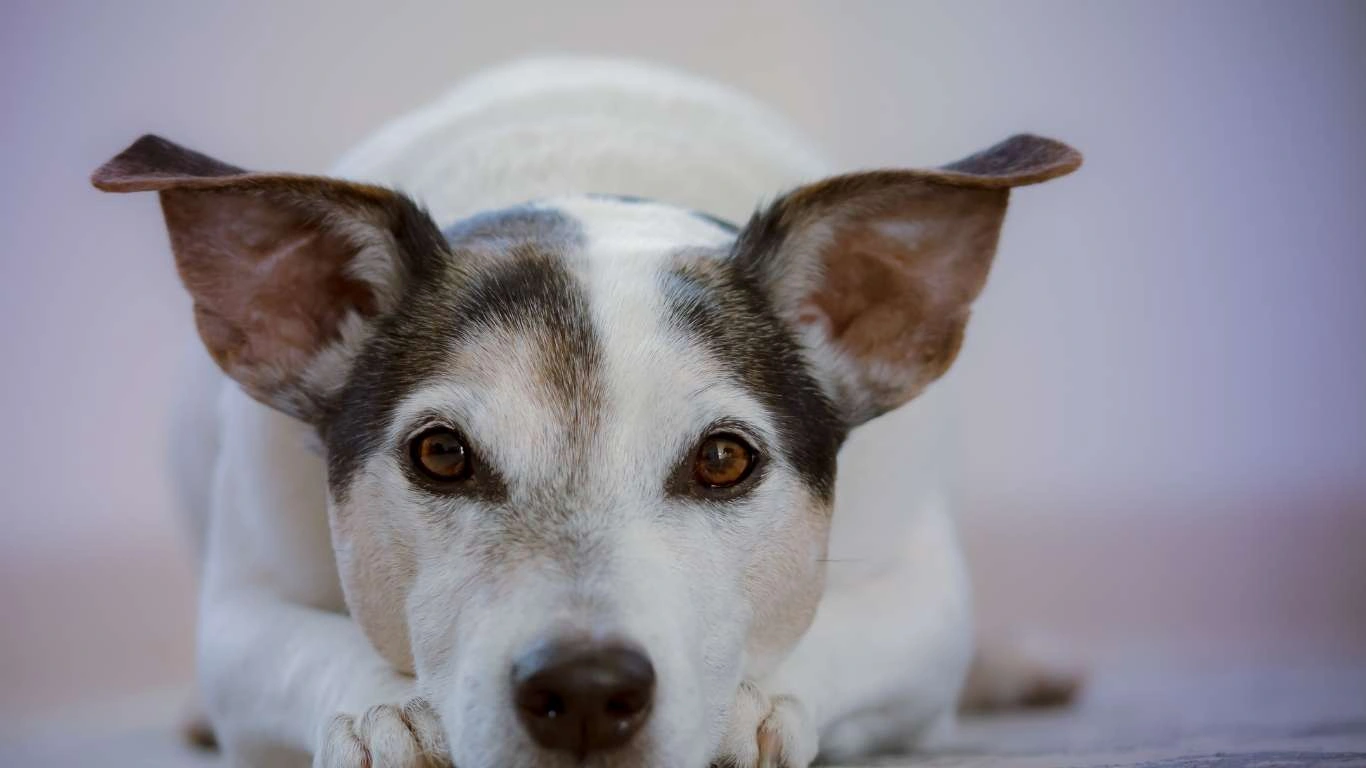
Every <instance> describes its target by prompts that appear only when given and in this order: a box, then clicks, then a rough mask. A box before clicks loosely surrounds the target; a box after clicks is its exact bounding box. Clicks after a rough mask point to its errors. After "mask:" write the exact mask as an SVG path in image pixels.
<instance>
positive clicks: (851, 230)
mask: <svg viewBox="0 0 1366 768" xmlns="http://www.w3.org/2000/svg"><path fill="white" fill-rule="evenodd" d="M897 197H898V199H897V201H896V203H897V204H896V205H895V206H880V207H878V208H877V209H874V210H873V211H868V210H860V209H855V211H854V212H853V214H852V215H846V216H845V217H844V218H843V220H841V221H840V222H838V224H837V225H836V227H835V229H834V232H833V235H832V237H831V239H830V241H829V242H828V243H827V244H826V245H825V247H824V248H823V250H822V267H823V270H824V279H823V280H822V281H820V283H819V284H818V285H817V287H816V290H814V291H813V292H812V293H811V294H810V295H809V296H808V297H807V303H806V304H805V306H803V307H802V308H801V309H800V310H799V313H798V317H799V322H810V321H812V320H815V321H817V322H818V323H819V324H820V325H823V326H825V330H826V333H827V334H828V343H829V344H830V345H831V346H832V347H834V348H835V349H836V350H838V352H839V353H840V354H841V357H842V358H843V359H845V360H846V361H848V362H849V363H852V364H853V370H847V371H845V372H844V375H845V376H846V377H847V379H848V383H849V384H852V385H853V388H854V390H855V391H856V392H857V393H858V394H857V395H854V394H851V396H853V397H856V398H857V399H859V400H861V401H864V402H863V404H862V405H861V406H860V407H863V408H866V409H868V410H870V411H876V412H880V411H882V410H887V409H889V408H892V407H895V406H896V405H899V404H901V403H902V402H905V401H906V400H907V399H910V398H911V397H914V396H915V395H916V394H918V393H919V392H920V391H921V390H922V389H924V387H925V386H926V385H928V384H929V383H930V382H932V381H934V380H935V379H936V378H938V377H939V376H941V375H943V373H944V372H945V371H946V370H947V369H948V367H949V366H950V365H951V364H952V363H953V360H954V359H955V357H956V356H957V354H958V350H959V347H960V346H961V343H962V338H963V331H964V327H965V325H966V322H967V318H968V314H969V307H970V304H971V302H972V300H973V299H974V298H975V297H976V296H977V294H978V293H979V292H980V291H981V289H982V286H983V284H984V283H985V281H986V276H987V272H988V270H989V268H990V265H991V258H992V255H993V253H994V251H995V247H996V236H997V232H998V229H999V226H1000V221H1001V216H1002V215H1003V213H1004V211H1005V200H1006V194H1005V192H1004V191H998V190H990V191H983V190H958V189H944V188H928V187H927V188H923V189H921V190H919V191H918V192H916V193H914V194H909V195H908V194H904V193H903V194H900V195H898V196H897Z"/></svg>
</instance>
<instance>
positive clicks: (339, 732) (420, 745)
mask: <svg viewBox="0 0 1366 768" xmlns="http://www.w3.org/2000/svg"><path fill="white" fill-rule="evenodd" d="M450 766H451V759H450V750H449V749H448V748H447V746H446V733H445V731H444V730H442V728H441V721H440V720H439V719H438V718H437V716H436V712H435V711H433V710H432V708H431V705H429V704H428V703H427V702H426V701H425V700H423V699H410V700H409V701H408V702H407V703H406V704H402V705H398V704H382V705H380V706H376V707H371V708H370V709H368V710H366V711H365V713H364V714H362V715H360V716H354V715H337V716H336V717H334V718H332V722H331V723H329V724H328V726H327V732H326V733H325V734H324V736H323V741H322V745H321V746H320V747H319V749H318V751H317V753H316V754H315V755H314V757H313V768H450Z"/></svg>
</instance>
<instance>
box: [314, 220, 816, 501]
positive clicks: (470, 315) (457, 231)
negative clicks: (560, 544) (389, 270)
mask: <svg viewBox="0 0 1366 768" xmlns="http://www.w3.org/2000/svg"><path fill="white" fill-rule="evenodd" d="M446 234H447V237H448V240H449V242H450V245H451V251H452V253H451V257H450V259H449V262H448V263H447V264H446V268H444V269H442V270H439V271H438V274H437V276H436V277H433V278H430V279H427V280H425V281H423V282H422V283H421V284H417V285H411V286H407V288H406V289H405V295H406V299H407V300H406V301H405V302H403V307H402V309H401V310H400V311H399V312H397V313H396V314H395V316H394V317H393V318H391V319H390V320H389V321H387V322H386V323H385V324H384V327H382V328H381V329H379V331H378V333H377V334H376V338H375V339H374V340H373V341H372V343H371V344H370V345H369V348H368V349H367V350H366V351H365V353H364V354H363V355H362V356H361V360H360V362H359V364H358V365H357V367H356V370H355V373H354V374H353V377H352V378H353V380H352V381H351V382H350V383H349V384H348V387H347V389H346V393H344V396H343V398H342V402H341V405H340V407H339V408H338V410H337V413H336V415H335V417H334V418H333V419H332V421H331V423H330V424H329V425H327V428H326V429H325V437H326V439H327V442H328V448H329V458H330V462H329V464H330V477H331V479H332V482H333V486H334V488H337V487H338V486H341V487H343V488H344V487H345V486H346V484H347V483H348V482H349V477H350V475H351V474H352V473H354V471H355V470H356V469H357V468H359V466H360V465H361V464H362V463H363V461H364V460H365V459H366V458H369V457H370V456H373V455H374V454H376V453H377V452H379V451H380V450H382V449H383V448H384V447H385V446H393V445H395V444H396V441H398V440H401V439H403V438H404V436H405V435H406V434H408V432H409V431H410V430H411V429H412V428H413V427H414V426H415V425H416V422H419V421H420V420H421V419H422V418H429V417H430V416H431V415H433V414H439V415H442V416H444V417H445V418H447V419H449V420H450V421H453V422H456V424H457V426H459V427H461V428H463V429H466V430H467V431H468V432H469V433H470V437H471V439H472V440H474V441H475V442H477V443H478V444H479V448H480V449H482V450H483V451H486V452H488V453H490V454H491V458H493V459H494V460H495V461H496V462H498V463H499V465H500V466H502V467H503V469H504V471H505V472H506V473H508V474H516V475H518V479H520V480H524V481H538V480H544V479H546V478H548V477H549V476H550V475H552V474H554V473H556V472H562V471H563V470H565V469H566V462H571V463H572V462H573V461H575V460H577V458H578V457H583V456H587V455H589V453H590V452H597V453H598V454H601V453H603V452H609V453H617V454H621V453H622V452H625V453H632V452H634V453H636V454H637V455H639V454H640V452H642V451H644V452H653V453H661V452H662V453H666V454H667V453H670V452H675V451H678V450H682V449H684V448H686V445H684V444H683V443H684V442H685V441H689V440H693V439H696V438H697V437H699V436H700V435H699V434H697V433H698V431H699V430H701V429H703V428H705V427H706V425H707V423H709V422H712V421H717V420H721V419H742V420H744V421H746V422H747V423H749V424H751V425H752V426H753V428H754V429H756V430H758V431H760V432H762V433H764V434H763V436H764V437H766V438H770V439H771V440H772V442H773V443H775V444H782V443H786V442H791V441H792V439H793V438H794V436H795V435H794V430H793V421H794V417H795V416H797V414H795V413H794V411H796V410H802V409H804V410H806V411H808V412H809V411H811V410H812V406H813V405H815V406H821V405H822V403H820V402H818V401H819V400H820V398H819V395H818V394H816V393H815V392H814V390H815V389H816V388H815V386H814V383H812V382H810V380H809V377H806V376H805V371H804V370H803V369H802V366H801V365H800V363H799V362H798V361H797V358H796V357H795V355H794V354H793V352H792V350H791V349H789V348H788V347H790V346H791V345H790V344H787V345H784V344H783V343H777V344H775V343H774V342H775V340H776V341H779V342H782V341H784V340H785V339H777V338H776V337H777V336H781V335H782V334H781V332H780V330H779V329H778V328H777V322H776V320H774V319H773V318H772V316H771V313H766V312H765V311H764V307H763V303H762V302H761V301H758V300H757V297H756V295H755V294H754V292H753V291H748V290H746V289H744V288H741V287H739V283H738V281H737V279H736V276H735V275H734V274H732V271H731V270H730V267H729V265H728V261H727V255H728V249H729V247H730V244H731V243H732V242H733V240H734V236H735V235H734V230H733V228H731V227H729V226H728V225H726V224H725V223H724V222H719V221H717V220H713V219H711V218H710V217H706V216H703V215H698V214H696V213H694V212H691V211H688V210H686V209H679V208H675V207H671V206H667V205H662V204H658V203H654V202H650V201H641V200H634V199H621V198H606V197H587V198H574V199H566V200H555V201H548V202H545V203H538V204H536V205H529V206H522V207H518V208H514V209H508V210H504V211H498V212H492V213H487V214H482V215H480V216H476V217H473V218H471V219H468V220H466V221H463V222H460V223H459V224H457V225H455V226H453V227H451V228H449V229H448V230H447V232H446ZM758 358H766V360H765V359H758ZM775 371H781V372H782V373H783V374H784V375H783V376H778V375H776V374H775ZM781 378H786V379H788V380H787V381H783V380H780V379H781ZM794 395H795V396H794ZM813 397H814V399H813ZM818 410H819V408H818ZM818 421H819V419H818ZM822 441H824V442H829V441H830V438H829V436H824V435H817V436H816V442H818V443H819V442H822ZM794 450H795V453H796V455H795V459H796V461H794V462H793V463H796V464H803V466H799V467H798V469H799V470H800V471H802V473H803V475H804V476H807V477H808V479H810V480H812V481H813V484H815V485H820V486H823V485H825V484H827V482H828V480H829V479H830V478H829V477H828V475H829V474H832V473H833V454H832V455H831V456H830V457H829V459H830V460H829V461H826V460H825V458H826V457H825V456H824V452H823V451H818V452H817V453H820V454H821V456H820V457H818V459H817V460H816V461H809V460H808V461H803V459H804V458H809V457H808V456H806V454H809V453H810V451H809V450H808V449H806V448H802V447H797V448H795V449H794ZM641 458H644V457H643V456H642V457H641ZM825 464H829V465H830V466H829V467H828V469H827V468H826V467H825V466H824V465H825Z"/></svg>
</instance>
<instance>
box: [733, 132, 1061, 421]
mask: <svg viewBox="0 0 1366 768" xmlns="http://www.w3.org/2000/svg"><path fill="white" fill-rule="evenodd" d="M1080 164H1081V155H1080V154H1079V153H1077V151H1076V150H1074V149H1072V148H1071V147H1068V146H1067V145H1065V144H1062V143H1060V142H1056V141H1052V140H1050V139H1043V138H1039V137H1036V136H1016V137H1013V138H1011V139H1008V140H1006V141H1004V142H1002V143H1000V144H998V145H996V146H994V147H992V148H990V149H988V150H986V151H984V152H980V153H978V154H976V155H973V156H971V157H968V158H965V159H963V160H960V161H958V162H956V163H953V164H951V165H948V166H944V167H943V168H939V169H933V170H912V171H873V172H868V173H856V174H849V175H846V176H837V177H834V178H831V179H827V180H825V181H822V182H819V183H816V184H812V185H808V186H806V187H802V188H800V189H798V190H796V191H794V192H792V193H790V194H788V195H786V196H784V197H782V198H780V199H779V200H778V201H777V202H776V203H774V204H773V205H772V206H771V207H770V208H769V209H768V210H767V211H764V212H762V213H760V214H758V215H756V217H755V218H754V220H752V221H751V222H750V223H749V225H748V226H747V227H746V229H745V231H744V232H743V233H742V234H741V237H740V239H739V241H738V244H737V254H738V258H739V259H740V261H741V262H742V263H744V264H745V265H747V268H748V269H749V270H751V271H752V272H753V273H754V274H756V275H757V276H758V277H759V279H760V280H761V281H763V282H765V283H766V284H767V286H768V288H769V291H770V292H771V293H772V294H773V295H774V296H775V298H776V301H777V302H778V303H779V311H780V312H781V313H783V314H784V315H785V317H787V319H788V320H789V322H792V323H793V324H794V325H796V326H797V327H799V328H800V327H807V328H810V327H815V328H818V329H821V332H822V334H823V335H824V336H825V337H826V339H825V343H826V344H827V345H828V346H829V347H830V348H831V350H832V351H833V352H834V353H835V354H836V355H837V356H838V357H839V362H838V368H839V370H832V371H829V372H828V373H829V375H831V376H832V377H833V379H834V384H833V388H834V389H835V390H836V391H837V392H838V394H839V395H840V397H841V398H842V399H843V400H844V402H843V403H842V405H843V407H844V410H845V416H846V419H847V420H848V422H849V423H850V424H851V425H854V424H858V423H860V422H862V421H865V420H867V419H869V418H872V417H874V416H876V415H878V414H880V413H883V412H885V411H887V410H890V409H892V408H894V407H896V406H898V405H900V404H901V403H904V402H905V401H906V400H909V399H910V398H912V397H914V396H915V395H917V394H919V393H920V392H921V391H922V390H923V389H924V388H925V386H927V385H928V384H929V383H930V382H932V381H934V380H935V379H937V378H938V377H939V376H941V375H943V373H944V372H945V371H946V370H948V368H949V366H950V365H951V364H952V363H953V361H954V359H955V358H956V357H957V354H958V350H959V349H960V348H961V346H962V342H963V335H964V331H965V328H966V325H967V320H968V316H969V312H970V306H971V303H972V301H973V300H974V299H975V298H976V297H977V295H978V294H979V293H980V292H981V290H982V288H983V286H984V285H985V283H986V277H987V273H988V271H989V270H990V267H991V260H992V257H993V255H994V254H995V251H996V242H997V238H998V235H999V233H1000V228H1001V223H1002V221H1003V220H1004V217H1005V210H1006V203H1007V200H1008V196H1009V189H1010V188H1011V187H1016V186H1022V185H1026V184H1035V183H1038V182H1041V181H1046V180H1048V179H1051V178H1055V177H1057V176H1061V175H1064V174H1066V173H1070V172H1071V171H1073V170H1075V169H1076V168H1077V167H1078V166H1079V165H1080Z"/></svg>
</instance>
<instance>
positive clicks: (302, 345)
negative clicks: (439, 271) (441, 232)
mask: <svg viewBox="0 0 1366 768" xmlns="http://www.w3.org/2000/svg"><path fill="white" fill-rule="evenodd" d="M162 207H163V210H164V211H165V214H166V223H167V227H168V229H169V230H170V232H171V244H172V247H173V249H174V251H175V254H176V264H177V266H178V268H179V270H180V274H181V277H182V279H183V280H184V282H185V285H186V287H187V288H188V289H189V291H190V293H191V295H193V297H194V300H195V310H196V312H195V314H196V319H197V321H198V324H199V328H200V334H201V336H202V337H203V339H204V342H205V344H206V345H207V346H208V348H209V351H210V353H211V354H212V355H213V357H214V359H215V360H217V361H218V363H219V365H221V366H222V367H223V369H224V370H225V371H226V372H227V373H228V374H229V375H231V376H232V377H233V378H235V379H237V380H238V381H239V382H241V383H242V384H243V386H244V387H246V388H247V390H248V391H249V392H252V393H253V394H254V395H256V396H258V397H259V396H263V395H265V396H270V395H272V394H273V390H274V389H276V388H278V387H279V386H280V385H281V384H282V382H283V380H284V379H287V378H291V377H294V376H297V375H298V374H300V373H301V372H302V371H303V370H304V368H306V366H307V365H308V363H309V362H310V361H311V360H312V359H313V357H314V355H316V354H317V353H318V352H319V351H320V350H321V349H323V348H324V347H325V346H326V345H327V344H329V343H330V342H332V341H334V340H336V338H337V337H338V335H339V333H340V331H341V324H342V322H343V320H344V319H345V317H346V315H347V313H348V312H351V311H356V312H359V313H360V314H362V315H370V314H373V313H374V311H375V308H376V307H375V305H376V297H375V294H374V290H373V289H372V288H371V287H370V286H369V285H367V284H366V283H364V282H363V281H361V280H358V279H356V278H354V277H351V276H350V275H349V274H347V265H348V264H349V263H350V261H351V259H352V258H353V257H354V255H355V252H356V247H355V245H354V244H353V243H352V242H351V241H349V240H348V239H347V238H345V237H343V236H341V235H338V234H336V233H334V232H330V231H328V230H325V229H323V228H321V227H320V226H319V225H318V224H316V223H315V222H314V221H312V220H310V218H309V217H306V216H305V215H303V214H301V213H299V212H297V211H295V210H293V209H291V208H289V207H286V206H284V205H279V204H275V203H273V202H272V201H271V200H269V199H268V198H267V197H265V196H264V195H262V194H260V193H257V192H251V191H247V192H238V191H222V192H219V191H213V192H207V191H196V192H180V191H175V190H170V191H166V192H163V193H162Z"/></svg>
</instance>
